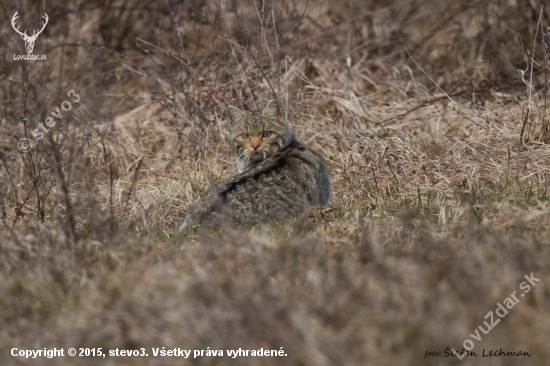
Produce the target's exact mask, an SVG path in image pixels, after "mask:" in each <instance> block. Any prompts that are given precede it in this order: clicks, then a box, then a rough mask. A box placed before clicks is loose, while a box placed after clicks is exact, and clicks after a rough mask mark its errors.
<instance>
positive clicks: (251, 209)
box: [179, 99, 331, 232]
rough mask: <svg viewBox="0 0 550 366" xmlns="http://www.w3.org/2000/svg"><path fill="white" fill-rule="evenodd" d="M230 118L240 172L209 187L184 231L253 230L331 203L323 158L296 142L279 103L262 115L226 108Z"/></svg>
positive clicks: (271, 101)
mask: <svg viewBox="0 0 550 366" xmlns="http://www.w3.org/2000/svg"><path fill="white" fill-rule="evenodd" d="M227 115H228V117H229V120H230V122H231V148H232V150H233V153H234V154H235V155H236V156H237V163H238V166H239V171H240V172H241V173H240V174H238V175H236V176H234V177H232V178H229V179H227V180H224V181H221V182H218V183H216V184H214V185H213V186H212V187H210V188H209V189H208V190H207V191H206V192H205V193H204V194H203V195H202V197H201V198H200V200H199V202H198V203H197V204H196V205H195V206H194V207H193V208H192V209H191V210H190V211H189V213H188V214H187V216H186V217H185V220H184V221H183V223H182V224H181V226H180V228H179V230H180V232H181V231H185V230H187V229H189V228H191V227H193V226H194V225H197V224H200V225H205V226H214V227H220V226H222V225H239V226H247V227H250V226H254V225H257V224H262V223H269V222H271V221H273V220H285V219H288V218H289V217H291V216H293V215H297V214H299V213H300V212H303V211H304V210H305V209H306V208H308V207H309V206H322V205H326V204H327V203H328V200H329V198H330V194H331V184H330V172H329V170H328V168H327V166H326V165H325V162H324V160H323V158H322V157H321V156H320V155H319V154H318V153H316V152H315V151H313V150H311V149H310V148H309V147H307V146H306V145H305V144H303V143H301V142H300V141H298V140H297V139H296V137H295V136H294V133H293V132H292V130H291V129H290V127H289V126H288V125H287V124H286V123H285V122H284V121H283V120H282V118H281V112H280V106H279V102H278V101H277V100H275V99H272V100H270V101H269V102H268V103H267V105H266V106H265V108H264V109H262V110H259V111H244V110H240V109H238V108H236V107H228V108H227Z"/></svg>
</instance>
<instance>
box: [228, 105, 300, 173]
mask: <svg viewBox="0 0 550 366" xmlns="http://www.w3.org/2000/svg"><path fill="white" fill-rule="evenodd" d="M227 115H228V116H229V119H230V121H231V148H232V149H233V152H234V153H235V155H236V156H237V163H238V165H239V171H241V172H243V171H245V170H247V169H248V168H251V167H253V166H254V165H256V164H257V163H259V162H261V161H263V160H264V159H266V158H267V157H268V156H271V155H273V154H275V153H276V152H278V151H280V150H282V149H284V148H285V147H287V146H288V144H289V143H290V141H292V138H293V137H294V136H293V134H292V131H291V130H290V128H289V127H288V126H287V125H286V124H285V123H284V122H283V120H282V118H281V112H280V107H279V102H278V101H277V100H275V99H272V100H270V101H269V102H268V103H267V105H266V107H265V108H264V109H262V110H259V111H254V112H249V111H242V110H240V109H238V108H235V107H228V108H227Z"/></svg>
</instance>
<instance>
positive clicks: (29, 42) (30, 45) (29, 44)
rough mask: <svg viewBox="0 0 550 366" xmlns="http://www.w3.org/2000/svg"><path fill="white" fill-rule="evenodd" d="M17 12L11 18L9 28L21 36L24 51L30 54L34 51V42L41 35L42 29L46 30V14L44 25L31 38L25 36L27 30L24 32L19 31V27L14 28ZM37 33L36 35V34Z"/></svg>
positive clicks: (45, 15)
mask: <svg viewBox="0 0 550 366" xmlns="http://www.w3.org/2000/svg"><path fill="white" fill-rule="evenodd" d="M17 13H18V11H16V12H15V14H13V17H12V18H11V26H12V27H13V29H14V30H15V31H16V32H17V33H19V34H20V35H21V38H23V41H25V49H26V50H27V53H32V50H33V49H34V42H36V38H38V36H39V35H40V33H42V31H43V30H44V28H46V24H48V19H49V18H48V14H46V13H44V19H45V20H46V21H45V22H44V23H42V29H40V30H35V31H34V32H33V34H32V36H30V37H29V35H28V34H27V30H26V29H25V31H24V32H20V31H19V27H17V28H16V27H15V20H16V19H17V18H19V15H17ZM37 32H38V33H37Z"/></svg>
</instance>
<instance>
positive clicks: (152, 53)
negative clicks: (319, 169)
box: [0, 0, 550, 365]
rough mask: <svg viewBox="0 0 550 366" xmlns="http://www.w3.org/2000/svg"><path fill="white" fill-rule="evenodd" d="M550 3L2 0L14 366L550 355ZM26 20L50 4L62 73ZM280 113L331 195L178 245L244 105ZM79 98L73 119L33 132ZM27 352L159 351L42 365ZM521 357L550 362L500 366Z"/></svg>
mask: <svg viewBox="0 0 550 366" xmlns="http://www.w3.org/2000/svg"><path fill="white" fill-rule="evenodd" d="M543 5H545V4H543V3H542V2H540V1H538V0H532V1H527V0H525V1H523V0H522V1H509V2H502V3H500V2H499V3H496V4H495V2H491V1H480V2H474V1H462V2H453V1H440V2H437V1H431V0H424V1H422V0H421V1H391V2H382V1H375V0H372V1H367V0H350V1H347V2H336V1H329V2H324V3H323V2H315V1H309V2H308V1H302V0H297V1H281V2H268V1H255V2H254V1H237V0H235V1H221V2H216V1H210V0H193V1H188V2H177V1H170V0H168V1H158V2H152V3H150V4H144V3H140V2H138V1H134V0H126V1H122V0H107V1H105V0H97V1H90V2H85V3H74V4H73V3H67V2H62V3H60V2H50V1H46V2H44V3H40V4H36V3H34V2H30V1H21V2H20V3H17V4H15V3H10V2H7V1H3V2H0V18H1V19H4V20H5V21H3V22H2V23H1V25H0V34H1V36H0V44H1V45H2V46H1V47H0V54H1V57H2V62H1V63H0V90H1V92H0V162H1V167H0V182H1V183H0V360H2V364H8V365H10V364H14V365H16V364H22V363H25V364H40V365H50V364H51V365H65V364H72V365H95V364H97V365H103V364H117V365H119V364H122V365H126V364H128V365H135V364H144V365H146V364H147V365H149V364H154V365H164V364H166V365H171V364H178V365H179V364H201V365H210V364H220V365H225V364H228V365H234V364H246V365H249V364H250V365H256V364H257V365H260V364H261V365H271V364H273V365H275V364H277V365H278V364H284V365H289V364H290V365H333V364H334V365H370V364H372V365H375V364H376V365H379V364H383V365H386V364H387V365H394V364H428V365H439V364H445V365H447V364H465V365H477V364H487V365H493V364H494V365H516V364H517V365H544V364H545V362H546V360H547V359H548V357H550V348H548V345H547V343H548V341H547V340H548V338H549V336H550V323H549V321H548V315H550V306H549V305H548V303H549V296H550V281H549V280H550V276H549V267H548V253H549V251H548V244H549V240H548V237H549V234H550V231H549V229H548V225H547V223H548V220H549V213H550V207H549V204H548V182H547V179H546V174H547V173H548V170H549V168H550V160H549V159H550V149H549V148H548V145H547V143H548V140H549V133H550V132H549V131H550V129H549V117H548V105H547V103H548V81H549V64H548V54H547V52H548V45H549V43H550V42H549V41H548V37H549V36H548V34H549V33H548V32H549V30H548V26H550V12H549V9H547V8H546V6H544V7H543ZM16 10H19V13H20V14H21V18H20V19H19V20H18V21H19V22H21V23H20V24H21V25H22V27H21V29H24V28H28V29H29V30H32V29H33V27H34V25H35V24H40V21H41V16H42V14H43V13H44V12H46V13H47V14H48V16H49V19H50V20H49V24H48V25H47V27H46V28H45V31H44V33H43V34H41V35H40V36H39V38H38V41H37V45H36V46H35V51H34V53H35V54H46V55H47V58H48V60H47V61H36V62H22V61H15V60H13V54H14V53H15V54H22V53H24V48H23V41H22V40H21V38H20V37H19V35H18V34H17V33H15V32H14V31H13V29H12V28H11V25H10V21H11V17H12V15H13V13H14V12H15V11H16ZM29 33H30V32H29ZM518 70H519V71H518ZM70 90H74V93H77V94H78V95H79V99H80V100H79V102H74V100H75V98H71V97H70V96H69V95H68V93H69V91H70ZM74 93H73V94H71V96H73V97H74ZM269 98H277V99H279V101H280V102H281V104H282V105H283V106H284V108H283V110H284V112H283V113H284V117H285V119H286V120H287V121H288V123H289V124H290V125H291V126H292V128H293V129H294V130H295V132H296V134H297V136H298V137H299V138H300V139H301V140H302V141H304V142H307V143H308V145H310V146H311V147H312V148H314V149H315V150H316V151H318V152H320V153H321V154H322V155H323V156H324V157H325V159H326V161H327V164H328V165H329V167H330V170H331V172H332V176H333V177H332V180H333V186H334V194H333V197H332V200H331V203H330V205H329V206H327V207H324V208H322V209H312V210H310V211H308V212H306V213H305V214H303V215H301V216H299V217H297V218H294V219H292V220H288V221H287V222H282V223H274V224H272V225H270V226H268V227H265V228H258V229H255V230H252V231H250V232H240V231H238V230H236V231H234V232H226V233H223V235H221V236H219V235H214V234H212V233H207V232H200V233H199V234H198V235H181V236H180V235H178V233H177V230H176V228H177V226H178V224H179V223H180V222H181V220H182V218H183V216H184V214H185V212H186V211H187V210H188V209H189V207H190V206H191V205H192V204H193V203H194V202H196V200H197V199H198V197H199V196H200V194H201V193H203V192H204V191H205V190H206V189H207V188H208V187H209V186H210V185H211V184H213V183H215V182H216V181H219V180H221V179H225V178H227V177H230V176H232V175H234V174H236V172H237V170H236V164H235V161H234V158H233V157H232V156H231V151H230V148H229V141H228V140H227V138H228V132H229V125H228V123H227V120H226V118H225V115H224V111H225V108H226V107H227V106H228V105H236V106H238V107H240V108H248V109H257V108H260V107H261V106H262V105H263V104H264V103H265V102H266V101H267V100H268V99H269ZM65 100H68V101H70V102H71V103H72V108H71V110H70V111H67V112H63V117H62V119H55V120H54V121H55V123H56V124H55V126H54V127H53V128H51V129H50V131H49V132H48V133H44V138H43V139H41V140H38V139H36V138H35V137H33V131H34V130H35V129H36V128H37V126H38V122H40V121H41V122H44V120H45V118H46V117H47V116H49V115H50V116H51V113H52V112H55V111H56V109H57V108H60V106H61V105H62V103H63V102H64V101H65ZM24 137H26V138H29V139H30V140H31V142H32V144H33V147H32V149H31V151H29V152H21V151H20V150H19V149H18V142H19V141H20V139H21V138H24ZM531 273H533V274H534V276H535V277H536V278H539V279H540V282H538V283H537V285H536V286H535V287H534V288H532V290H531V291H530V292H529V293H527V294H525V296H524V297H521V298H520V300H521V301H520V302H519V303H518V304H517V305H516V306H514V308H513V309H511V310H510V312H509V314H508V315H506V317H505V318H503V319H502V320H501V322H500V323H499V324H498V325H496V326H495V327H494V329H493V330H491V332H490V333H488V334H486V335H485V334H483V333H481V336H482V339H481V341H476V340H474V341H473V343H474V348H473V351H474V352H476V353H477V355H478V356H477V357H466V358H465V359H464V360H462V361H459V360H458V359H457V358H456V357H444V355H445V354H444V351H445V349H446V347H450V348H454V349H456V350H461V349H462V345H463V342H464V340H466V339H472V338H471V337H470V334H472V333H473V332H474V331H475V329H476V328H477V327H478V326H480V325H483V321H485V320H486V319H484V316H485V315H486V314H487V313H488V312H489V311H495V309H496V307H497V304H498V303H499V302H502V301H504V299H506V298H507V297H508V296H510V294H511V293H512V292H513V291H516V292H518V294H519V292H520V290H518V286H519V285H520V283H521V282H523V281H525V279H524V275H526V274H531ZM13 347H17V348H19V349H41V348H54V347H57V348H64V349H65V350H67V349H68V348H69V347H75V348H77V349H78V348H80V347H84V348H97V347H102V348H103V351H104V352H105V351H108V350H114V349H116V348H119V349H141V348H146V349H147V352H148V353H149V357H133V358H122V357H119V358H113V357H109V356H108V357H107V358H106V359H102V358H94V357H75V358H70V359H69V358H67V357H65V358H53V359H45V358H41V359H38V360H29V361H24V360H23V359H21V358H17V357H12V356H11V355H10V352H11V349H12V348H13ZM152 347H166V348H167V349H170V348H174V347H181V348H184V349H193V350H201V349H203V350H205V349H207V347H210V349H215V350H224V352H226V350H230V349H238V348H243V349H260V348H262V347H263V348H264V349H266V348H267V349H276V350H279V349H280V348H281V347H283V349H284V351H285V353H286V354H287V356H286V357H282V358H250V357H249V358H235V359H232V358H230V357H227V356H224V357H202V358H196V359H193V358H191V359H187V360H186V359H179V358H160V357H152V351H151V348H152ZM500 348H502V349H503V350H506V351H518V350H522V351H528V352H529V353H530V355H531V356H530V357H518V358H516V357H496V358H482V357H481V354H482V351H483V349H486V352H488V351H489V350H498V349H500ZM426 351H431V352H433V351H436V352H441V354H442V355H441V357H429V358H425V353H426Z"/></svg>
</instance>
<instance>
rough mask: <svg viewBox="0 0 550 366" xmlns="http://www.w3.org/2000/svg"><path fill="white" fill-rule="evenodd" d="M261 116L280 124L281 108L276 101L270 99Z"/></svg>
mask: <svg viewBox="0 0 550 366" xmlns="http://www.w3.org/2000/svg"><path fill="white" fill-rule="evenodd" d="M262 116H264V117H267V118H269V119H271V120H273V121H277V122H278V123H281V122H282V120H281V107H280V105H279V101H278V100H277V99H271V100H270V101H269V102H267V105H266V106H265V108H264V109H263V111H262Z"/></svg>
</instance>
